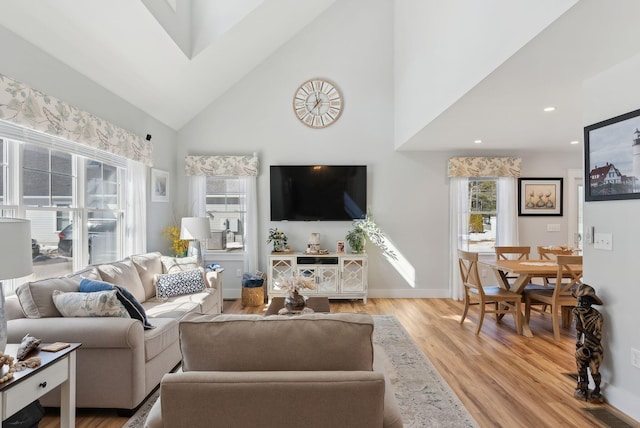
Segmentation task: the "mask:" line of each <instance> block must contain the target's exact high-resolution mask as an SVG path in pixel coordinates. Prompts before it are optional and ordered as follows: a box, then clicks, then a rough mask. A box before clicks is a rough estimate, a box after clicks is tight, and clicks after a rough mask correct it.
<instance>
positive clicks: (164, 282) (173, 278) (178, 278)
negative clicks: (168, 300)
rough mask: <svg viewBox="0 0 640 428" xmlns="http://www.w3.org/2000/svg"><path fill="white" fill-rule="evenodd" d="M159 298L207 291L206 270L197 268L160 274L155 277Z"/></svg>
mask: <svg viewBox="0 0 640 428" xmlns="http://www.w3.org/2000/svg"><path fill="white" fill-rule="evenodd" d="M155 283H156V296H157V297H158V298H164V297H173V296H181V295H183V294H191V293H197V292H199V291H203V290H204V289H205V282H204V269H203V268H196V269H192V270H188V271H184V272H178V273H167V274H159V275H156V277H155Z"/></svg>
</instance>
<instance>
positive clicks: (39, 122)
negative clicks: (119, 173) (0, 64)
mask: <svg viewBox="0 0 640 428" xmlns="http://www.w3.org/2000/svg"><path fill="white" fill-rule="evenodd" d="M0 120H4V121H6V122H11V123H15V124H17V125H20V126H24V127H26V128H29V129H33V130H35V131H40V132H43V133H45V134H49V135H55V136H57V137H61V138H64V139H66V140H69V141H73V142H76V143H80V144H84V145H87V146H90V147H93V148H96V149H100V150H104V151H106V152H109V153H112V154H114V155H118V156H122V157H124V158H127V159H131V160H134V161H138V162H141V163H143V164H145V165H148V166H153V146H152V145H151V142H150V141H146V140H144V139H142V138H141V137H139V136H137V135H135V134H133V133H132V132H129V131H127V130H125V129H122V128H120V127H118V126H116V125H114V124H112V123H109V122H107V121H106V120H104V119H101V118H99V117H97V116H94V115H92V114H90V113H87V112H86V111H82V110H80V109H78V108H76V107H74V106H72V105H69V104H67V103H65V102H64V101H61V100H59V99H57V98H55V97H52V96H49V95H47V94H44V93H42V92H40V91H38V90H35V89H33V88H31V87H29V86H28V85H26V84H24V83H21V82H18V81H17V80H14V79H12V78H10V77H7V76H4V75H2V74H0Z"/></svg>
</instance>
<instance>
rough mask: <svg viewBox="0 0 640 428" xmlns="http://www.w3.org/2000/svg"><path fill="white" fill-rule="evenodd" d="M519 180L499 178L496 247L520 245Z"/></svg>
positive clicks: (497, 187)
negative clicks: (517, 193)
mask: <svg viewBox="0 0 640 428" xmlns="http://www.w3.org/2000/svg"><path fill="white" fill-rule="evenodd" d="M517 183H518V182H517V179H516V178H514V177H498V183H497V186H496V193H497V199H498V207H497V209H498V231H497V235H496V245H518V214H517V211H518V205H517V200H518V198H517V196H516V192H517Z"/></svg>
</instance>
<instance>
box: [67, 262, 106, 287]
mask: <svg viewBox="0 0 640 428" xmlns="http://www.w3.org/2000/svg"><path fill="white" fill-rule="evenodd" d="M65 278H68V279H70V280H72V281H73V282H76V283H78V284H80V281H82V278H89V279H95V280H98V281H100V280H102V277H101V276H100V272H98V268H97V267H96V266H89V267H86V268H84V269H82V270H79V271H77V272H73V273H70V274H68V275H66V276H65Z"/></svg>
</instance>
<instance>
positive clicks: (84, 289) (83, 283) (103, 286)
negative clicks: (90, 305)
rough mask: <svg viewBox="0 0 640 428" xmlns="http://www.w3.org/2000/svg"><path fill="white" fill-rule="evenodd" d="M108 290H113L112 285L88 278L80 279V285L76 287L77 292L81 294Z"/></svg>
mask: <svg viewBox="0 0 640 428" xmlns="http://www.w3.org/2000/svg"><path fill="white" fill-rule="evenodd" d="M109 290H113V284H109V283H108V282H104V281H97V280H95V279H89V278H82V279H81V280H80V285H79V286H78V291H79V292H81V293H95V292H96V291H109Z"/></svg>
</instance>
